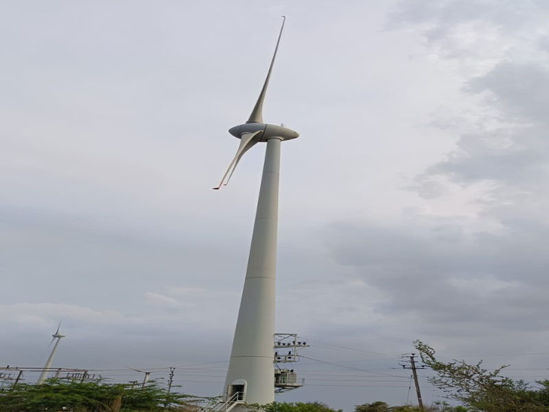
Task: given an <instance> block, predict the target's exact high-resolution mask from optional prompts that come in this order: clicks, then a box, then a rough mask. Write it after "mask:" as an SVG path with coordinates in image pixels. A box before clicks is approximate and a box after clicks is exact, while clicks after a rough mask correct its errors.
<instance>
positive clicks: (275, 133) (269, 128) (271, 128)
mask: <svg viewBox="0 0 549 412" xmlns="http://www.w3.org/2000/svg"><path fill="white" fill-rule="evenodd" d="M257 132H260V133H257ZM229 133H230V134H232V135H233V136H234V137H238V138H239V139H240V138H242V135H243V134H245V133H257V134H256V135H255V136H254V138H253V140H255V141H256V142H266V141H267V140H269V139H271V138H273V137H278V138H280V139H281V140H290V139H295V138H296V137H298V136H299V133H297V132H296V131H294V130H292V129H288V128H287V127H284V126H278V125H276V124H269V123H244V124H239V125H238V126H235V127H231V128H230V129H229Z"/></svg>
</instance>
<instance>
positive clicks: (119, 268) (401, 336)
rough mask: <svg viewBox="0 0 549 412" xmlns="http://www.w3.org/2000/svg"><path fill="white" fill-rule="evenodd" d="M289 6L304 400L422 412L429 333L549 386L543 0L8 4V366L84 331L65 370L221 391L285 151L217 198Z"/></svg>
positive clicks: (2, 136) (4, 11) (277, 109)
mask: <svg viewBox="0 0 549 412" xmlns="http://www.w3.org/2000/svg"><path fill="white" fill-rule="evenodd" d="M281 15H286V16H287V17H288V20H287V25H286V30H285V33H284V35H283V39H282V44H281V49H280V52H279V55H278V59H277V64H276V67H275V69H274V72H273V77H272V81H271V85H270V89H269V92H268V95H267V101H266V104H265V111H264V115H265V118H266V120H267V121H269V122H272V123H280V122H284V124H285V125H287V126H288V127H291V128H293V129H295V130H297V131H299V132H300V134H301V137H300V138H299V139H297V140H294V141H291V142H287V143H285V144H283V154H282V174H281V196H280V225H279V252H278V262H279V266H278V276H279V281H278V290H277V296H278V297H277V302H278V307H277V328H278V330H279V331H285V332H286V331H288V332H297V333H300V334H301V335H302V336H303V337H304V338H305V339H306V340H308V342H309V343H311V345H312V346H311V348H310V349H308V350H307V351H306V353H305V352H304V355H305V356H307V358H305V359H303V361H302V362H301V363H300V364H299V365H296V368H297V369H298V370H299V372H300V374H301V376H302V377H304V378H305V381H306V386H305V387H304V388H302V389H300V390H297V391H294V392H290V393H287V394H284V395H282V396H280V397H279V398H278V399H279V400H280V401H314V400H318V401H323V402H326V403H328V404H329V405H330V406H332V407H337V408H344V409H345V410H346V411H350V410H352V408H353V405H356V404H360V403H364V402H373V401H375V400H384V401H387V402H390V403H392V404H402V403H405V402H406V401H407V399H408V397H409V400H410V401H412V400H413V399H414V397H413V393H409V389H408V388H409V374H408V373H407V372H406V371H403V370H398V369H392V368H399V365H398V361H399V359H400V356H401V354H402V353H406V352H411V351H412V348H413V347H412V342H413V341H414V340H415V339H421V340H423V341H425V342H426V343H428V344H430V345H432V346H434V347H435V348H436V349H437V351H438V353H439V354H440V356H441V357H442V358H443V359H451V358H459V359H466V360H469V361H477V360H479V359H484V360H485V362H486V364H487V365H488V366H489V367H495V366H498V365H500V364H504V363H505V364H511V367H510V368H509V369H508V371H507V373H508V374H509V375H510V376H513V377H515V378H519V377H520V378H524V379H527V380H530V381H533V380H535V379H539V378H542V377H545V378H546V377H547V376H548V375H549V374H548V371H547V368H549V351H548V350H547V349H546V347H545V342H547V340H548V339H549V324H548V320H547V313H548V312H549V299H548V298H547V289H548V287H549V278H548V277H547V267H548V266H549V250H548V241H549V195H548V193H549V191H548V189H549V187H548V186H549V184H548V177H549V176H548V175H549V167H548V164H549V163H548V160H549V140H548V138H547V137H548V136H547V129H548V126H549V116H548V115H547V113H548V112H547V107H549V97H548V96H549V30H548V29H547V21H548V19H549V5H548V3H547V2H545V1H534V0H531V1H526V0H525V1H521V2H516V1H502V0H500V1H490V0H477V1H469V0H460V1H454V0H447V1H427V0H426V1H422V2H417V1H415V2H412V1H384V2H364V1H347V2H345V3H341V2H336V1H300V2H289V1H288V2H286V1H280V2H267V1H256V2H251V1H232V2H222V1H208V2H198V1H195V2H192V1H182V0H180V1H175V0H171V1H170V0H166V1H162V2H159V1H154V2H153V1H145V0H143V1H141V0H139V1H118V2H111V1H93V2H91V1H79V2H75V1H68V0H67V1H48V2H43V1H18V2H8V1H5V2H2V3H0V61H1V63H2V70H1V76H0V116H1V117H0V124H1V126H0V144H1V146H0V148H1V150H0V274H1V279H2V288H1V290H2V299H1V301H0V328H1V330H2V333H1V334H0V364H10V365H19V366H37V365H42V364H43V363H44V361H45V358H46V357H47V354H48V351H49V347H48V343H49V336H50V335H51V333H52V332H53V331H54V330H55V328H56V325H57V323H58V322H59V321H60V320H62V321H63V324H62V332H63V333H65V334H66V335H67V337H66V338H65V339H64V340H63V341H62V342H61V346H60V347H59V352H58V355H57V357H56V359H55V363H54V365H55V366H64V367H75V368H94V369H102V370H103V372H102V373H103V374H104V375H105V376H108V377H110V378H111V379H112V380H113V381H114V380H124V379H129V378H130V377H131V376H139V374H137V375H135V374H133V372H131V371H130V370H129V368H151V369H152V370H153V371H154V373H153V376H154V377H155V378H157V379H162V378H164V379H165V377H166V376H167V367H169V366H175V367H176V368H177V369H176V379H177V383H178V384H181V385H183V388H182V390H183V391H186V392H191V393H196V394H201V395H215V394H217V393H220V391H221V387H222V383H223V377H224V373H225V370H226V367H227V360H228V356H229V351H230V344H231V340H232V333H233V330H234V326H235V321H236V315H237V311H238V304H239V300H240V292H241V288H242V285H243V280H244V271H245V265H246V260H247V253H248V247H249V242H250V237H251V230H252V222H253V216H254V212H255V203H256V199H257V194H258V190H259V179H260V171H261V167H262V159H263V154H264V146H260V145H258V146H256V147H254V150H252V151H250V152H249V154H247V156H246V157H245V158H244V159H243V161H242V162H241V164H240V165H239V168H238V169H237V171H236V173H235V175H234V177H233V179H232V181H231V184H230V185H229V186H228V187H227V188H226V190H223V191H220V192H216V191H212V190H211V189H210V188H211V187H212V186H213V185H215V184H216V183H217V182H218V180H219V178H220V177H221V174H222V173H223V171H224V169H225V167H226V165H227V163H228V162H229V160H230V158H231V156H232V155H233V154H234V151H235V150H236V146H237V141H236V140H235V139H234V138H233V137H232V136H230V135H229V134H228V132H227V129H229V128H230V127H232V126H234V125H236V124H239V123H241V122H243V121H244V120H245V119H247V117H248V115H249V113H250V111H251V109H252V106H253V104H254V102H255V99H256V98H257V94H258V93H259V89H260V87H261V84H262V82H263V79H264V76H265V73H266V69H267V65H268V62H269V59H270V55H271V53H272V50H273V47H274V42H275V40H276V35H277V30H278V28H279V24H280V16H281ZM107 369H108V370H107ZM132 374H133V375H132ZM426 375H427V373H423V377H422V382H421V384H422V386H423V390H424V392H425V393H424V397H425V398H426V399H427V401H428V402H430V401H434V400H439V399H441V396H442V395H441V393H440V392H438V391H437V390H436V389H434V388H433V387H431V386H430V385H429V384H428V383H427V382H426V381H425V376H426ZM26 379H28V380H29V381H31V380H32V379H35V378H33V375H31V374H28V375H26ZM160 381H161V382H163V381H162V380H160Z"/></svg>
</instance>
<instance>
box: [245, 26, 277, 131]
mask: <svg viewBox="0 0 549 412" xmlns="http://www.w3.org/2000/svg"><path fill="white" fill-rule="evenodd" d="M285 22H286V16H282V26H281V27H280V33H278V39H277V41H276V47H275V51H274V54H273V58H272V60H271V65H270V66H269V71H268V72H267V77H266V78H265V83H263V88H262V89H261V93H259V98H258V99H257V102H256V103H255V106H254V109H253V110H252V114H250V118H249V119H248V121H247V122H246V123H263V100H265V93H267V86H268V85H269V79H270V78H271V72H272V70H273V65H274V62H275V58H276V53H277V51H278V45H279V44H280V38H281V37H282V30H284V23H285Z"/></svg>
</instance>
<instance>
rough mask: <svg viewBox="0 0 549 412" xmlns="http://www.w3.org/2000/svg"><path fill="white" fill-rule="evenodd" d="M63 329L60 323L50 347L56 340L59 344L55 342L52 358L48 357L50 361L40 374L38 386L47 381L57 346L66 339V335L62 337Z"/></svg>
mask: <svg viewBox="0 0 549 412" xmlns="http://www.w3.org/2000/svg"><path fill="white" fill-rule="evenodd" d="M60 327H61V322H59V325H58V326H57V330H56V331H55V333H54V334H53V335H51V336H52V339H51V342H50V345H51V344H52V343H53V341H54V340H56V339H57V342H55V345H53V349H52V351H51V353H50V356H49V357H48V360H47V361H46V365H44V369H43V370H42V373H41V374H40V377H39V378H38V382H37V384H38V385H41V384H43V383H44V381H45V380H46V376H47V374H48V372H49V369H50V368H51V364H52V362H53V356H54V355H55V351H56V350H57V346H58V345H59V342H60V341H61V338H64V337H65V335H61V334H60V333H59V328H60Z"/></svg>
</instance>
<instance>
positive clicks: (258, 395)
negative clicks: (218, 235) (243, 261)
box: [214, 17, 299, 410]
mask: <svg viewBox="0 0 549 412" xmlns="http://www.w3.org/2000/svg"><path fill="white" fill-rule="evenodd" d="M284 22H285V17H283V21H282V27H281V28H280V33H279V35H278V39H277V42H276V47H275V51H274V54H273V57H272V60H271V64H270V66H269V70H268V72H267V77H266V79H265V83H264V84H263V88H262V89H261V93H260V94H259V98H258V99H257V102H256V104H255V106H254V108H253V110H252V113H251V114H250V117H249V119H248V121H247V122H246V123H244V124H241V125H238V126H235V127H233V128H231V129H230V130H229V133H231V134H232V135H233V136H235V137H237V138H239V139H240V144H239V146H238V149H237V151H236V155H235V156H234V158H233V159H232V161H231V162H230V164H229V167H228V168H227V171H226V172H225V174H224V175H223V177H222V178H221V182H220V183H219V185H218V186H216V187H214V189H216V190H217V189H219V188H221V187H222V186H223V185H226V184H227V183H228V181H229V179H230V178H231V176H232V174H233V172H234V170H235V168H236V166H237V164H238V162H239V161H240V159H241V158H242V156H243V155H244V153H245V152H246V151H248V150H249V149H250V148H251V147H252V146H254V145H255V144H256V143H258V142H266V143H267V149H266V153H265V163H264V166H263V175H262V178H261V188H260V191H259V199H258V204H257V212H256V217H255V223H254V230H253V235H252V244H251V248H250V255H249V259H248V268H247V271H246V279H245V283H244V290H243V291H242V300H241V302H240V310H239V312H238V320H237V324H236V330H235V333H234V339H233V346H232V351H231V358H230V363H229V369H228V371H227V377H226V380H225V387H224V393H223V395H224V399H225V402H226V404H227V405H226V407H227V408H229V407H230V408H231V409H232V408H233V407H236V409H235V410H246V409H245V408H244V407H243V406H240V405H241V404H242V403H243V402H246V403H248V404H254V403H257V404H260V405H265V404H268V403H271V402H273V401H274V367H273V356H274V351H273V334H274V323H275V279H276V249H277V225H278V183H279V170H280V143H281V142H282V141H285V140H290V139H295V138H296V137H298V136H299V134H298V133H297V132H295V131H293V130H291V129H288V128H286V127H284V126H282V125H280V126H278V125H274V124H269V123H264V122H263V114H262V111H263V102H264V100H265V94H266V92H267V86H268V84H269V80H270V77H271V72H272V69H273V65H274V62H275V58H276V54H277V51H278V45H279V44H280V38H281V36H282V31H283V29H284ZM237 404H239V405H237ZM227 410H228V409H227Z"/></svg>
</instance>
